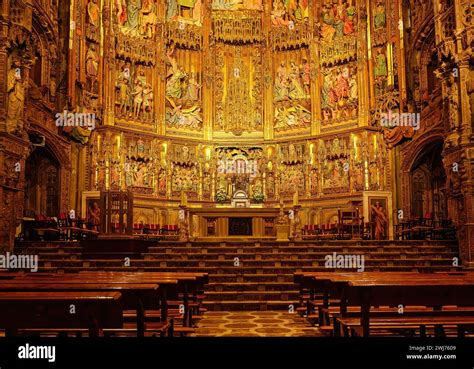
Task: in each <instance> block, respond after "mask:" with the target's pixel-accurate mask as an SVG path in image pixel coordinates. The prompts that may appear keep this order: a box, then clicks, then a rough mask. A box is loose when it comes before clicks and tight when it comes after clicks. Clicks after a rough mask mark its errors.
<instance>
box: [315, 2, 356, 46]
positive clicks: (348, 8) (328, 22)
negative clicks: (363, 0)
mask: <svg viewBox="0 0 474 369" xmlns="http://www.w3.org/2000/svg"><path fill="white" fill-rule="evenodd" d="M352 2H353V0H339V1H337V2H336V1H334V2H332V1H328V2H326V3H325V4H324V5H323V8H322V13H321V20H322V24H321V28H320V34H321V38H322V40H323V41H324V42H327V43H330V42H332V40H333V38H334V37H337V38H341V37H344V36H347V35H352V34H354V32H355V26H354V18H355V6H354V5H353V4H352Z"/></svg>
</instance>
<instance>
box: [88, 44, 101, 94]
mask: <svg viewBox="0 0 474 369" xmlns="http://www.w3.org/2000/svg"><path fill="white" fill-rule="evenodd" d="M99 61H100V57H99V55H98V54H97V51H96V45H95V44H94V43H91V44H89V48H88V49H87V53H86V75H87V78H88V80H89V83H90V89H91V90H92V91H94V90H95V91H96V90H97V78H98V75H99Z"/></svg>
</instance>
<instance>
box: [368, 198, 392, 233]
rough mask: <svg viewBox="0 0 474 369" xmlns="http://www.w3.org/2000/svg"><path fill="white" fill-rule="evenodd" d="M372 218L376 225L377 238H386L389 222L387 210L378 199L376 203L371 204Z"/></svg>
mask: <svg viewBox="0 0 474 369" xmlns="http://www.w3.org/2000/svg"><path fill="white" fill-rule="evenodd" d="M371 209H372V212H371V213H372V219H373V222H374V225H375V239H376V240H384V239H385V238H386V236H385V231H386V227H387V224H388V219H387V215H386V212H385V210H384V208H383V207H382V205H381V204H380V201H376V202H375V205H372V206H371Z"/></svg>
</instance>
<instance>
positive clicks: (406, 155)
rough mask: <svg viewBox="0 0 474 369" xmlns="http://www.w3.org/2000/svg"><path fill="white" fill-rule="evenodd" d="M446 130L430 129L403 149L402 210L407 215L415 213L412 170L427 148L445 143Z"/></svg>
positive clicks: (401, 167)
mask: <svg viewBox="0 0 474 369" xmlns="http://www.w3.org/2000/svg"><path fill="white" fill-rule="evenodd" d="M444 138H445V135H444V131H443V130H442V129H440V128H438V129H433V130H429V131H427V132H425V133H423V134H422V135H421V136H420V137H417V138H416V139H415V140H413V141H411V142H410V143H409V144H407V145H406V146H405V147H404V148H403V149H402V151H401V166H400V169H401V188H400V191H401V195H402V196H401V197H402V203H401V210H403V212H404V214H406V216H407V217H408V216H411V215H413V214H412V213H413V191H414V188H413V185H412V179H411V175H412V173H411V172H412V170H413V169H414V166H415V165H416V162H417V160H419V158H421V157H422V156H423V155H424V154H425V152H426V151H427V150H429V149H430V148H431V147H432V146H433V145H436V144H441V145H442V144H443V143H444Z"/></svg>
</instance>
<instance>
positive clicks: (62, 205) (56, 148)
mask: <svg viewBox="0 0 474 369" xmlns="http://www.w3.org/2000/svg"><path fill="white" fill-rule="evenodd" d="M28 133H29V134H32V133H33V134H34V133H35V134H39V135H42V136H44V137H45V146H46V148H47V149H48V151H49V152H50V153H51V155H52V157H53V158H54V159H56V160H57V161H58V163H59V173H60V180H59V184H60V197H59V211H60V212H61V213H63V212H67V211H68V210H69V188H70V181H71V169H72V166H71V150H70V144H69V143H68V142H67V141H66V140H65V139H63V138H62V137H60V136H58V135H56V134H54V133H52V132H50V131H49V130H47V129H46V128H44V127H43V126H39V125H37V124H32V125H31V126H30V128H29V130H28Z"/></svg>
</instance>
